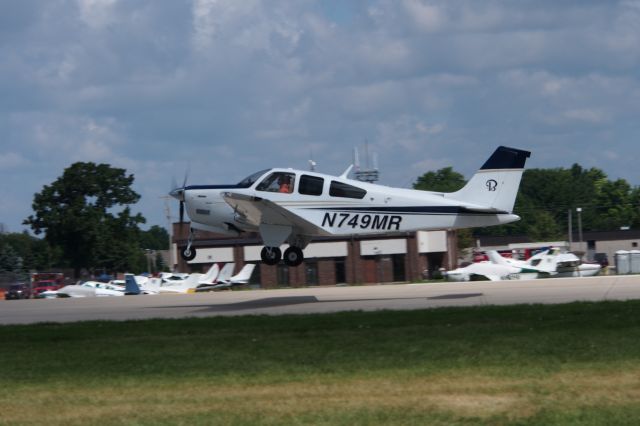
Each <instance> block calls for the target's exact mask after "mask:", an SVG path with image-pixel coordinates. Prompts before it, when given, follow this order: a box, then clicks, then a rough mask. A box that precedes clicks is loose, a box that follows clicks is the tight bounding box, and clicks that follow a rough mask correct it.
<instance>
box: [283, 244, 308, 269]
mask: <svg viewBox="0 0 640 426" xmlns="http://www.w3.org/2000/svg"><path fill="white" fill-rule="evenodd" d="M303 260H304V254H303V253H302V250H301V249H300V247H295V246H290V247H289V248H288V249H286V250H285V251H284V263H285V264H286V265H288V266H298V265H300V264H301V263H302V261H303Z"/></svg>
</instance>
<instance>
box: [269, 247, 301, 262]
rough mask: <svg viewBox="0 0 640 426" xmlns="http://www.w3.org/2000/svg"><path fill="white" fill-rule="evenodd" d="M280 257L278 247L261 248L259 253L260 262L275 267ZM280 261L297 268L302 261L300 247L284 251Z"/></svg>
mask: <svg viewBox="0 0 640 426" xmlns="http://www.w3.org/2000/svg"><path fill="white" fill-rule="evenodd" d="M281 255H282V254H281V251H280V249H279V248H278V247H263V248H262V251H261V252H260V257H261V258H262V261H263V262H264V263H265V264H267V265H275V264H276V263H278V262H279V261H280V257H281ZM282 259H283V261H284V263H285V265H287V266H298V265H300V264H301V263H302V261H303V260H304V254H303V253H302V249H301V248H300V247H296V246H290V247H289V248H288V249H286V250H285V251H284V257H283V258H282Z"/></svg>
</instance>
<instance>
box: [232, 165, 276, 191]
mask: <svg viewBox="0 0 640 426" xmlns="http://www.w3.org/2000/svg"><path fill="white" fill-rule="evenodd" d="M269 170H271V169H264V170H260V171H259V172H255V173H254V174H252V175H250V176H247V177H246V178H244V179H242V180H241V181H240V182H238V187H240V188H248V187H250V186H251V185H253V184H254V183H255V181H256V180H258V178H259V177H260V176H262V175H263V174H265V173H267V172H268V171H269Z"/></svg>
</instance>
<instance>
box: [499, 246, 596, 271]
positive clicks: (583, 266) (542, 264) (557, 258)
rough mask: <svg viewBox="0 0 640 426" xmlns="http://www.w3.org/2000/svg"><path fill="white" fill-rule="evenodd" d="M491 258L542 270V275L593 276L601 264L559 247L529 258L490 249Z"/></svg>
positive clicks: (504, 262) (505, 263)
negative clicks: (589, 261)
mask: <svg viewBox="0 0 640 426" xmlns="http://www.w3.org/2000/svg"><path fill="white" fill-rule="evenodd" d="M487 255H488V256H489V259H490V260H491V261H492V262H494V263H496V264H502V265H507V264H508V265H511V266H516V267H521V268H529V269H535V270H538V271H539V272H540V277H541V278H543V277H556V278H561V277H592V276H594V275H598V273H599V272H600V269H601V266H600V265H599V264H594V263H582V261H581V260H580V258H579V257H578V256H576V255H575V254H573V253H570V252H567V251H562V250H560V249H559V248H557V247H552V248H550V249H549V250H545V251H542V252H540V253H538V254H536V255H534V256H531V257H530V258H529V259H528V260H526V261H525V260H516V259H507V258H504V257H502V256H501V255H500V253H498V252H493V251H488V252H487Z"/></svg>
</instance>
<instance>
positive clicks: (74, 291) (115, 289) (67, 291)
mask: <svg viewBox="0 0 640 426" xmlns="http://www.w3.org/2000/svg"><path fill="white" fill-rule="evenodd" d="M124 294H125V292H124V287H121V286H118V285H113V284H108V283H101V282H97V281H86V282H84V283H82V284H71V285H66V286H64V287H62V288H60V289H58V290H48V291H43V292H42V293H40V297H42V298H47V299H49V298H55V297H112V296H124Z"/></svg>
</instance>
